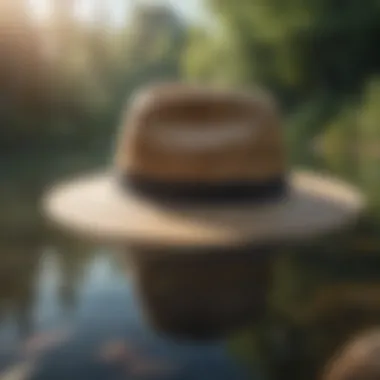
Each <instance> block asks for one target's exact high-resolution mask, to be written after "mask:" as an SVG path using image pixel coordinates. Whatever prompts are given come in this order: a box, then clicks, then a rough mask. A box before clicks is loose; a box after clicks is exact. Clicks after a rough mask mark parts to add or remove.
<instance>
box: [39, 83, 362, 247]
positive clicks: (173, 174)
mask: <svg viewBox="0 0 380 380" xmlns="http://www.w3.org/2000/svg"><path fill="white" fill-rule="evenodd" d="M282 134H283V131H282V128H281V122H280V119H279V115H278V111H277V109H276V104H275V103H274V101H273V100H272V99H271V98H270V97H268V96H267V95H264V94H263V93H259V92H257V93H245V92H232V91H224V90H223V91H222V90H216V89H212V88H204V87H196V86H194V87H193V86H187V85H181V84H178V85H156V86H152V87H149V88H147V89H144V90H142V91H140V92H139V93H138V94H137V96H136V97H135V98H134V99H133V100H132V102H131V107H130V108H129V109H128V112H127V113H126V116H125V119H124V120H123V125H122V133H121V134H120V137H119V144H118V148H117V152H116V160H115V165H114V168H113V169H110V170H109V171H108V172H103V173H96V174H93V175H88V176H85V177H82V178H78V179H74V180H72V181H69V182H67V183H63V184H60V185H58V186H56V187H54V188H53V189H51V191H50V192H49V193H48V194H47V196H46V199H45V201H44V202H45V209H46V211H47V213H48V215H49V216H50V218H51V219H52V220H55V221H57V222H59V223H60V224H61V225H62V226H66V227H69V228H70V229H72V230H75V231H77V232H80V233H84V234H87V235H89V236H93V237H98V238H101V239H107V240H110V241H117V242H122V243H129V244H132V245H137V246H141V247H147V248H149V247H161V248H181V247H194V248H200V247H203V248H206V249H207V248H215V247H228V248H237V247H239V246H246V245H250V244H266V243H268V242H270V243H273V242H278V241H280V240H281V241H284V242H285V241H294V240H297V239H300V238H301V239H305V238H307V237H311V236H315V235H317V234H320V233H325V232H330V231H332V230H334V229H337V228H341V227H342V226H343V225H345V224H347V223H349V222H352V221H353V220H354V219H355V217H356V216H357V215H358V213H359V212H360V211H361V210H362V208H363V205H364V204H363V199H362V196H361V194H360V193H359V192H358V191H357V190H356V189H355V188H353V187H351V186H349V185H348V184H345V183H343V182H341V181H339V180H337V179H334V178H330V177H327V176H324V175H318V174H315V173H311V172H300V171H289V170H288V169H287V164H286V155H285V150H284V144H283V137H282Z"/></svg>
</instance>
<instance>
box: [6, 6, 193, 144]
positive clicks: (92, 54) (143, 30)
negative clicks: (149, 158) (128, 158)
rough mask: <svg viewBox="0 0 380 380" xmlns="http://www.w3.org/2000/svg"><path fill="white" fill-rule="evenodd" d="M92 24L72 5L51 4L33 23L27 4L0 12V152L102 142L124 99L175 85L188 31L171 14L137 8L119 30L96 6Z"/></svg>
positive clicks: (111, 130)
mask: <svg viewBox="0 0 380 380" xmlns="http://www.w3.org/2000/svg"><path fill="white" fill-rule="evenodd" d="M96 4H97V8H96V9H95V14H94V20H93V22H92V23H83V22H80V21H78V19H77V18H76V16H75V14H74V6H75V1H61V0H54V1H52V8H53V13H52V15H51V16H50V17H49V19H48V20H46V21H44V22H43V23H38V22H36V21H35V20H33V19H32V18H31V17H30V16H29V15H30V10H29V9H28V5H27V2H26V1H23V0H12V1H11V0H5V1H3V2H2V3H1V5H0V28H1V30H2V31H3V32H2V33H1V34H0V57H1V60H0V99H1V101H2V104H1V105H0V125H1V127H0V144H1V145H2V146H5V145H7V146H12V147H14V146H15V145H19V146H20V147H21V146H24V145H25V144H23V141H25V143H28V145H34V143H35V142H38V141H44V139H51V138H53V139H56V140H57V139H59V140H60V141H63V140H67V141H79V140H94V139H97V138H98V137H100V138H108V136H111V135H112V134H113V133H114V130H115V127H116V126H115V123H116V122H117V121H118V118H119V114H120V111H121V108H122V107H123V106H124V104H125V101H126V100H127V99H128V96H129V94H130V93H131V92H132V91H133V90H135V88H136V87H137V86H139V85H141V84H144V83H146V82H149V81H152V80H162V79H177V78H178V76H179V72H180V68H179V62H180V56H181V54H182V50H183V47H184V44H185V41H186V39H185V37H186V26H185V25H184V24H183V22H182V21H180V19H179V17H178V16H177V15H176V13H175V12H173V11H172V10H171V9H170V8H167V7H163V6H138V7H136V8H135V10H134V14H133V17H132V20H133V22H132V23H129V24H125V27H123V28H120V27H118V28H116V27H114V26H113V25H112V24H110V23H109V16H108V13H107V6H106V5H105V3H104V2H103V1H97V2H96Z"/></svg>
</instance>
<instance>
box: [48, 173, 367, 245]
mask: <svg viewBox="0 0 380 380" xmlns="http://www.w3.org/2000/svg"><path fill="white" fill-rule="evenodd" d="M364 207H365V201H364V198H363V196H362V194H361V193H360V192H359V191H358V190H357V189H356V188H355V187H353V186H351V185H349V184H346V183H344V182H342V181H340V180H338V179H335V178H332V177H330V176H326V175H321V174H316V173H313V172H307V171H293V172H292V173H291V174H290V176H289V193H288V195H287V197H284V199H281V200H279V201H276V202H274V203H271V204H262V205H254V204H250V203H245V204H241V203H239V204H238V205H229V206H220V207H218V206H216V205H213V206H207V207H204V206H203V207H202V206H194V205H187V206H184V205H183V206H178V205H174V204H173V205H167V204H165V205H164V204H159V203H157V202H152V201H149V200H147V199H144V198H141V197H139V196H138V195H136V194H135V193H133V192H132V191H128V190H125V189H122V188H121V187H120V186H119V184H118V183H117V181H116V180H115V178H114V176H113V175H112V173H108V172H105V173H97V174H94V175H88V176H84V177H81V178H78V179H75V180H71V181H68V182H66V183H63V184H60V185H58V186H55V187H53V188H52V189H51V190H50V191H48V192H47V194H46V196H45V197H44V199H43V208H44V211H45V212H46V215H47V217H48V220H50V221H53V222H54V223H57V224H58V225H60V226H61V227H63V228H65V229H68V230H70V231H72V232H75V233H77V234H80V235H82V236H85V237H86V238H89V239H95V240H97V241H102V242H104V243H115V244H124V245H126V246H136V247H140V248H146V249H171V248H184V249H185V248H192V249H193V248H194V249H197V248H203V249H218V248H239V247H247V246H252V245H254V246H260V245H263V246H265V245H267V244H275V243H278V242H282V243H284V244H286V243H287V242H296V241H304V240H306V239H310V238H313V237H317V236H319V235H321V234H328V233H331V232H333V231H335V230H339V229H341V228H344V227H345V226H347V225H349V224H350V223H352V222H354V221H355V220H356V218H357V216H359V214H360V213H361V212H362V211H363V209H364Z"/></svg>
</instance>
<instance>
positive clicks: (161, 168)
mask: <svg viewBox="0 0 380 380" xmlns="http://www.w3.org/2000/svg"><path fill="white" fill-rule="evenodd" d="M122 127H123V133H122V136H121V140H120V145H119V150H118V152H117V160H116V166H117V169H118V171H119V172H121V173H123V174H127V175H128V174H130V175H137V176H140V177H144V178H147V179H152V180H159V181H168V182H198V183H199V182H200V183H211V184H213V183H218V182H230V181H240V182H243V181H247V182H248V181H257V182H260V181H266V180H271V179H273V178H278V177H281V176H282V175H283V173H284V169H285V157H284V149H283V141H282V131H281V128H280V123H279V118H278V113H277V110H276V106H275V104H274V102H273V101H272V100H271V99H269V98H268V97H266V96H265V95H263V94H258V93H257V94H249V93H243V92H239V93H235V92H228V91H222V90H216V89H211V88H203V87H202V88H200V87H191V86H186V85H161V86H156V87H150V88H148V89H146V90H143V91H141V92H140V93H138V94H137V96H136V98H135V99H134V100H133V102H132V105H131V107H130V108H129V110H128V114H127V117H126V119H125V120H124V121H123V126H122Z"/></svg>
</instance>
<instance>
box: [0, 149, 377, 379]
mask: <svg viewBox="0 0 380 380" xmlns="http://www.w3.org/2000/svg"><path fill="white" fill-rule="evenodd" d="M82 156H83V155H79V154H78V155H70V157H69V158H68V157H65V159H63V158H57V157H56V156H52V155H51V153H50V154H49V155H44V154H42V153H40V154H39V155H36V154H34V155H33V156H32V157H28V156H27V155H25V156H23V157H21V156H20V157H17V159H16V158H15V157H12V156H8V157H5V158H4V159H3V160H2V162H1V165H0V181H1V187H0V189H1V190H0V205H1V213H0V223H1V227H2V228H1V232H0V380H5V379H35V380H39V379H41V380H42V379H72V380H75V379H92V380H93V379H99V380H100V379H107V380H109V379H110V380H112V379H178V380H182V379H183V380H185V379H186V380H191V379H194V380H195V379H196V380H201V379H205V380H206V379H207V380H208V379H219V380H223V379H226V380H228V379H231V380H232V379H233V380H239V379H242V380H243V379H263V380H264V379H305V378H310V379H312V378H315V377H317V376H318V374H319V372H320V371H321V370H322V369H323V365H324V363H325V362H326V360H327V359H328V358H329V357H330V356H331V355H332V353H333V352H334V351H335V350H336V348H337V347H339V346H340V345H341V344H342V343H343V342H345V341H346V340H347V339H348V338H349V337H350V336H351V334H353V333H355V332H357V331H359V330H361V329H364V328H368V327H372V326H375V325H376V323H377V322H378V320H379V317H380V257H379V255H378V251H379V247H380V239H379V237H378V232H379V227H378V223H377V221H376V217H375V216H376V213H377V211H376V210H377V207H376V199H375V198H376V197H374V196H372V195H373V194H376V183H377V182H376V180H369V178H374V177H375V175H376V173H375V171H372V173H370V172H369V170H370V169H371V168H374V167H375V166H376V165H373V166H371V167H368V166H367V165H366V167H367V172H365V173H364V172H360V179H361V181H359V180H358V177H355V179H354V180H355V181H356V182H358V181H359V182H360V183H359V184H360V185H362V186H363V188H364V189H365V190H366V192H367V193H368V194H369V195H370V196H372V198H371V199H373V202H372V204H373V205H372V208H371V210H372V211H373V214H374V215H370V216H368V217H366V218H363V220H362V221H360V223H358V225H357V226H355V228H354V229H353V231H350V232H346V233H342V234H339V235H336V236H333V237H329V238H326V239H323V241H321V242H315V243H313V244H310V245H309V246H307V247H303V248H299V249H294V250H291V251H284V250H282V249H280V248H281V247H280V248H279V250H278V252H276V255H275V256H273V258H272V259H270V260H266V259H265V255H264V256H263V255H256V253H255V256H253V255H249V254H246V255H240V256H239V255H237V256H236V257H234V258H233V259H231V258H226V257H224V258H218V259H217V260H214V259H212V260H211V259H207V260H205V259H199V258H192V257H191V256H189V257H188V258H187V259H185V260H184V261H182V260H177V261H176V262H172V261H170V260H169V261H167V262H164V263H159V264H157V265H156V264H151V263H150V262H145V261H143V260H142V261H141V260H136V258H135V257H134V256H133V255H132V256H131V255H130V253H128V252H123V251H120V250H116V249H115V248H113V249H111V248H109V247H106V246H99V245H94V244H91V243H90V242H86V241H83V240H82V239H79V238H77V237H74V236H70V235H69V234H64V233H63V232H61V231H59V230H57V229H54V228H52V227H51V226H49V225H47V224H46V223H45V221H44V218H43V215H41V211H40V207H39V205H40V204H39V202H40V197H41V194H43V192H44V191H45V189H46V187H47V186H49V185H50V184H51V183H54V182H55V181H56V180H58V179H60V178H64V177H67V176H69V175H72V174H74V173H79V172H82V171H85V170H88V169H92V168H97V167H100V166H102V165H104V164H106V162H107V160H106V158H105V157H106V155H105V154H104V155H103V154H94V155H93V156H91V155H87V156H86V157H82ZM376 167H377V168H378V166H376ZM350 169H352V167H351V168H350ZM333 170H334V171H335V172H336V173H338V172H339V173H341V174H342V176H345V177H346V178H350V179H352V178H354V177H352V175H351V174H352V171H349V173H350V175H348V174H347V173H346V172H344V171H343V169H339V170H337V169H336V168H334V169H333ZM355 173H356V174H357V173H358V172H357V171H356V172H355ZM371 176H372V177H371ZM377 189H379V188H377ZM271 257H272V256H271ZM168 293H170V297H169V296H168ZM208 300H212V301H211V302H210V305H208V304H207V302H208ZM200 309H202V310H204V309H206V310H207V315H206V317H207V318H206V322H205V321H204V319H203V316H204V315H203V314H202V313H200V312H199V310H200Z"/></svg>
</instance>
